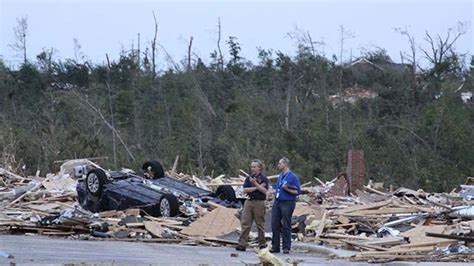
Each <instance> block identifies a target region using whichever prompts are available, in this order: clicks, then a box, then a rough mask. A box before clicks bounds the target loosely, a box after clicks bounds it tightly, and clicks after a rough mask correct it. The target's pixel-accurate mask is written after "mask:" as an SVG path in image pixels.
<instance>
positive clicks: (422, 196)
mask: <svg viewBox="0 0 474 266" xmlns="http://www.w3.org/2000/svg"><path fill="white" fill-rule="evenodd" d="M333 182H336V180H333ZM376 185H378V188H380V184H376ZM332 186H334V185H328V184H327V183H323V184H321V185H320V186H317V187H306V188H304V189H303V190H304V191H306V193H307V194H306V195H305V196H303V197H302V198H306V199H307V200H308V202H306V203H303V202H299V203H297V207H296V210H295V217H294V219H293V220H294V221H293V225H292V227H293V232H295V237H296V238H297V239H298V240H299V241H304V242H316V243H320V244H324V245H328V246H331V247H335V248H343V249H352V250H356V251H358V252H357V253H355V255H353V256H350V257H347V258H348V259H350V260H353V261H369V262H386V261H395V260H408V261H472V260H473V259H474V248H473V247H472V246H471V245H472V243H473V242H474V219H473V218H474V207H473V203H474V200H473V199H474V186H472V185H462V190H461V192H460V193H456V192H454V191H452V192H451V193H427V192H424V191H422V190H418V191H414V190H410V189H406V188H400V189H398V190H396V191H393V192H383V191H381V190H379V189H375V188H374V184H369V185H368V186H364V187H363V188H364V191H361V190H356V191H355V193H354V194H351V195H350V196H345V197H344V196H332V197H324V200H323V202H322V203H321V204H317V202H316V201H315V199H316V198H318V197H317V196H316V194H317V193H320V191H321V190H325V188H327V187H332ZM382 186H383V184H382ZM328 194H330V193H329V191H328V192H327V193H326V194H325V195H328Z"/></svg>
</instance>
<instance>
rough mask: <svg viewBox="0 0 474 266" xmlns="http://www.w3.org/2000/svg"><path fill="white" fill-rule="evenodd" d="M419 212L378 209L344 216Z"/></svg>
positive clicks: (417, 210) (414, 209)
mask: <svg viewBox="0 0 474 266" xmlns="http://www.w3.org/2000/svg"><path fill="white" fill-rule="evenodd" d="M419 212H420V210H419V209H417V208H396V207H394V208H380V209H376V210H361V211H354V212H351V213H346V214H345V215H346V216H365V215H374V214H399V213H407V214H408V213H414V214H416V213H419Z"/></svg>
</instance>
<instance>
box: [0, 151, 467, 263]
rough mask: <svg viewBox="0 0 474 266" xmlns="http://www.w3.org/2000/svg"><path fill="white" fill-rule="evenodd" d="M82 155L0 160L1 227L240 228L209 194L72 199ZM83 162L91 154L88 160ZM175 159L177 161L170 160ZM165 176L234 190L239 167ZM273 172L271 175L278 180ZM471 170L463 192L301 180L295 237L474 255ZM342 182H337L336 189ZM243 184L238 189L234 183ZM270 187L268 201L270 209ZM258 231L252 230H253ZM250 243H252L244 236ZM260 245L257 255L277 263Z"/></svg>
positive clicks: (130, 234)
mask: <svg viewBox="0 0 474 266" xmlns="http://www.w3.org/2000/svg"><path fill="white" fill-rule="evenodd" d="M83 163H84V161H77V160H76V161H75V162H72V161H68V162H65V163H64V164H63V166H62V167H61V171H60V172H59V173H57V174H48V175H46V177H40V176H39V175H37V176H31V177H22V176H19V175H17V174H15V173H13V172H10V171H8V170H5V169H3V168H0V233H9V234H26V235H30V234H40V235H47V236H61V237H68V238H70V239H83V240H102V241H104V240H107V241H114V240H118V241H141V242H154V243H180V244H184V245H209V246H220V245H230V246H234V245H237V242H236V241H234V240H232V239H231V240H229V238H228V237H227V238H226V237H224V236H226V235H230V234H232V233H238V232H239V230H240V222H239V219H238V217H239V211H238V209H234V208H226V207H224V206H221V205H219V204H215V203H210V204H208V205H206V206H203V205H198V204H195V205H192V206H191V207H192V208H194V212H193V213H192V215H189V213H188V215H184V213H183V215H180V216H178V217H153V216H150V215H148V214H147V213H144V212H143V210H140V209H137V208H132V209H126V210H108V211H103V212H99V213H93V212H90V211H87V210H85V209H83V208H82V207H81V206H80V204H79V203H78V200H77V192H76V189H75V188H76V185H77V182H78V180H77V179H74V178H73V177H74V176H75V175H77V173H75V172H77V171H80V169H78V168H77V167H76V166H77V165H80V164H83ZM86 163H88V164H93V163H92V162H90V161H86ZM174 169H175V167H174ZM167 175H168V176H172V177H173V178H176V179H179V180H181V181H184V182H186V183H188V184H191V185H194V186H198V187H201V188H204V187H205V188H207V189H210V190H211V189H215V188H216V187H218V186H219V185H223V184H227V185H231V186H233V187H234V189H235V190H236V193H241V194H240V197H243V195H242V191H241V186H242V184H243V181H244V177H243V176H239V177H235V178H228V177H225V176H223V175H222V176H218V177H216V178H210V177H203V178H198V177H196V176H190V175H185V174H182V173H180V174H177V173H175V170H173V171H172V172H168V173H167ZM275 177H276V176H270V180H275ZM472 180H474V179H472V178H468V180H467V181H466V184H463V185H461V188H460V192H455V191H454V190H453V191H452V192H450V193H428V192H424V191H422V190H416V191H415V190H411V189H407V188H399V189H397V190H395V191H387V190H385V189H384V187H383V183H373V182H369V184H368V185H365V186H363V188H362V189H357V190H355V191H350V190H349V189H348V187H349V183H348V182H349V180H348V178H347V175H346V174H344V173H342V174H340V175H338V177H337V178H335V179H334V180H332V181H327V182H323V181H321V180H319V179H315V181H314V182H308V183H305V184H303V189H302V191H303V194H302V195H300V197H299V202H298V203H297V205H296V209H295V212H294V217H293V223H292V231H293V239H294V241H301V242H305V243H314V244H322V245H327V246H330V247H333V248H338V249H351V250H355V251H357V253H356V254H355V255H350V256H347V257H345V258H346V259H349V260H352V261H368V262H388V261H440V262H447V261H459V262H465V261H472V260H473V259H474V248H473V247H472V243H473V242H474V219H473V217H474V208H473V203H474V194H473V192H472V191H474V189H473V187H474V186H473V185H472ZM341 188H342V189H341ZM239 191H240V192H239ZM271 201H272V197H271V195H269V198H268V200H267V206H268V208H269V209H270V207H271ZM252 238H256V235H253V234H251V239H252ZM251 245H256V243H251ZM270 255H271V254H270V253H268V254H267V252H266V251H265V250H263V251H261V252H260V253H259V254H258V257H259V258H260V259H261V261H262V262H271V263H276V264H278V263H283V262H281V261H280V260H278V261H277V260H275V258H274V257H272V256H270Z"/></svg>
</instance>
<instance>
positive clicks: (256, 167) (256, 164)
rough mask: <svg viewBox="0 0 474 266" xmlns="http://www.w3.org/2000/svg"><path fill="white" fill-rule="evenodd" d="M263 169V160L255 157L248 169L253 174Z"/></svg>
mask: <svg viewBox="0 0 474 266" xmlns="http://www.w3.org/2000/svg"><path fill="white" fill-rule="evenodd" d="M262 170H263V162H262V161H261V160H258V159H255V160H252V163H250V171H251V172H252V174H253V175H256V174H260V173H261V172H262Z"/></svg>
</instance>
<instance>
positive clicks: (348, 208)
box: [334, 199, 392, 215]
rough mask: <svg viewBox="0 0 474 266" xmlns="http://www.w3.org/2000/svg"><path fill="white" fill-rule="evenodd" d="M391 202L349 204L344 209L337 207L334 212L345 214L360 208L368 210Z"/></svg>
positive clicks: (360, 209)
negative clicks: (349, 205)
mask: <svg viewBox="0 0 474 266" xmlns="http://www.w3.org/2000/svg"><path fill="white" fill-rule="evenodd" d="M391 203H392V200H391V199H389V200H384V201H381V202H375V203H370V204H364V205H356V206H351V207H347V208H344V209H338V210H335V211H334V214H336V215H337V214H344V215H345V214H347V213H351V212H355V211H362V210H370V209H377V208H380V207H383V206H387V205H389V204H391Z"/></svg>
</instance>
